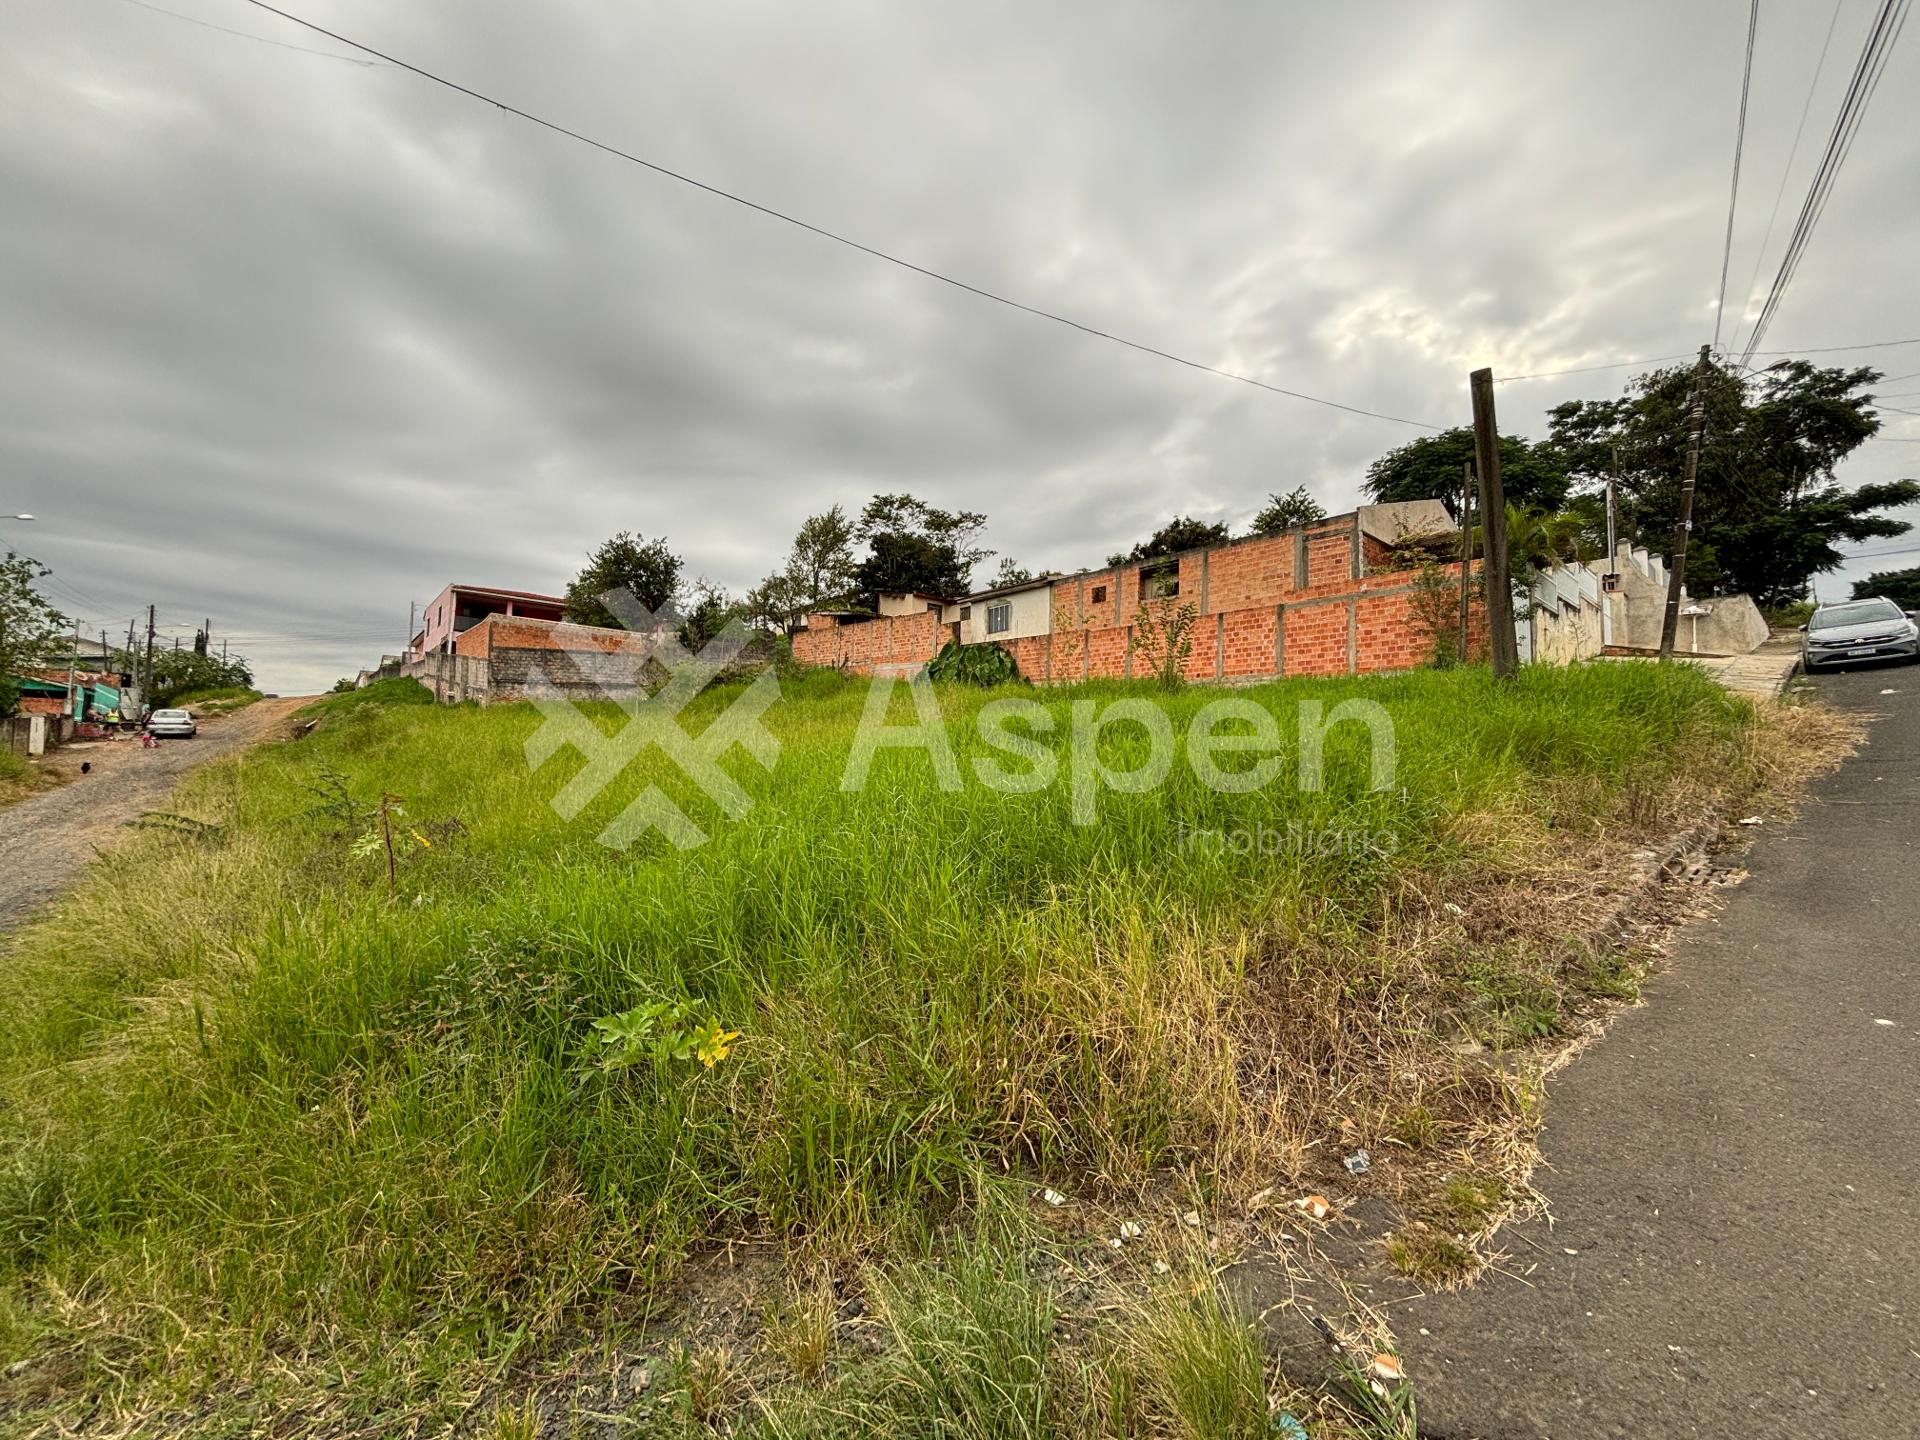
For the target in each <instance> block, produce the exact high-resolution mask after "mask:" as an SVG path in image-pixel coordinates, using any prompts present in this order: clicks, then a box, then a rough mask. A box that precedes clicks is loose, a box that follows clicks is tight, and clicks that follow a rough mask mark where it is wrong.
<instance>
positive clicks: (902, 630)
mask: <svg viewBox="0 0 1920 1440" xmlns="http://www.w3.org/2000/svg"><path fill="white" fill-rule="evenodd" d="M957 628H958V627H956V626H952V625H943V624H941V623H940V616H939V615H938V614H937V613H935V612H934V611H932V610H922V611H919V612H918V613H916V614H913V615H887V616H882V617H880V618H878V619H874V620H849V619H847V618H845V617H842V616H836V615H809V616H808V617H807V628H806V629H804V630H802V631H801V632H800V633H799V634H797V635H795V636H794V637H793V658H794V659H796V660H798V661H799V662H800V663H801V664H802V665H821V666H826V667H829V668H831V669H835V670H852V671H855V672H856V673H859V674H863V675H864V674H872V673H876V672H877V673H880V674H893V675H905V674H911V673H912V672H913V671H915V670H918V669H919V668H920V667H921V666H922V665H925V664H926V663H927V662H928V661H929V660H931V659H933V657H934V656H935V655H938V654H939V653H940V647H941V646H943V645H945V644H946V643H947V641H948V640H949V639H951V638H952V637H953V633H954V631H955V630H956V629H957Z"/></svg>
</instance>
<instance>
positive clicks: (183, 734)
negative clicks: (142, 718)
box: [147, 710, 200, 740]
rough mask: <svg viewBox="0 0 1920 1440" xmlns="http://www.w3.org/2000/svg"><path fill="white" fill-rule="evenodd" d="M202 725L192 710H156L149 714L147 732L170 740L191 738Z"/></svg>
mask: <svg viewBox="0 0 1920 1440" xmlns="http://www.w3.org/2000/svg"><path fill="white" fill-rule="evenodd" d="M199 730H200V727H199V726H197V725H195V724H194V723H193V712H192V711H191V710H156V711H154V712H153V713H152V714H151V715H149V716H147V733H148V734H150V735H158V736H160V737H161V738H163V739H168V740H191V739H192V738H193V737H194V736H195V735H196V734H198V733H199Z"/></svg>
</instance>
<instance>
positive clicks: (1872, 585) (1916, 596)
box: [1853, 567, 1920, 610]
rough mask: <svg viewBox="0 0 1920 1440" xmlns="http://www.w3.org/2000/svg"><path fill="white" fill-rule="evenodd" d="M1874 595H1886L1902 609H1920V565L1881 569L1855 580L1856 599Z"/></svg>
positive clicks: (1854, 594)
mask: <svg viewBox="0 0 1920 1440" xmlns="http://www.w3.org/2000/svg"><path fill="white" fill-rule="evenodd" d="M1874 595H1884V596H1885V597H1886V598H1887V599H1889V600H1891V601H1893V603H1894V604H1896V605H1898V606H1899V607H1900V608H1901V609H1902V610H1920V567H1917V568H1915V569H1912V570H1880V571H1876V572H1875V573H1874V574H1872V575H1869V576H1868V577H1867V578H1866V579H1864V580H1856V581H1854V582H1853V598H1854V599H1856V600H1865V599H1868V598H1870V597H1871V596H1874Z"/></svg>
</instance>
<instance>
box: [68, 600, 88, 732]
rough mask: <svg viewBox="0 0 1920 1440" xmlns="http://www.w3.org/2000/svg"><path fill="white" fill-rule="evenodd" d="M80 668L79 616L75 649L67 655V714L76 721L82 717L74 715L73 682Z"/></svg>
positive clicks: (74, 629) (76, 621)
mask: <svg viewBox="0 0 1920 1440" xmlns="http://www.w3.org/2000/svg"><path fill="white" fill-rule="evenodd" d="M79 666H80V619H79V617H78V616H75V617H74V621H73V649H72V650H71V651H70V652H68V655H67V714H69V715H73V718H74V719H76V720H78V719H80V718H81V716H80V715H74V714H73V681H74V672H75V671H76V670H77V669H79ZM81 713H82V714H85V707H84V706H83V707H82V710H81Z"/></svg>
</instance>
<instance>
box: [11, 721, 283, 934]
mask: <svg viewBox="0 0 1920 1440" xmlns="http://www.w3.org/2000/svg"><path fill="white" fill-rule="evenodd" d="M312 698H313V697H312V696H310V695H309V696H302V697H295V698H293V699H286V700H260V701H257V702H255V703H254V704H252V705H249V706H247V707H246V709H244V710H236V711H235V712H234V713H233V714H231V715H217V716H212V717H210V718H207V719H203V720H202V721H201V722H200V733H199V734H198V735H197V736H195V737H194V738H193V739H191V740H163V741H161V742H160V745H159V748H158V749H154V750H143V749H142V748H141V747H140V745H139V744H138V743H137V742H136V741H133V740H112V741H108V740H101V741H92V742H88V743H84V744H76V745H64V746H61V747H60V748H59V749H58V750H55V751H53V752H52V753H51V754H50V755H49V757H48V762H47V763H49V764H50V765H52V766H54V767H56V768H58V769H61V770H62V771H64V772H66V773H67V774H69V775H70V776H71V777H72V778H70V779H69V780H68V781H67V783H66V784H64V785H62V786H60V787H59V788H58V789H54V790H47V791H44V792H42V793H41V794H39V795H35V796H33V797H32V798H30V799H27V800H22V801H20V802H19V803H18V804H15V805H8V806H6V807H4V808H0V934H4V933H5V932H6V931H8V930H11V929H13V928H14V927H15V926H16V925H18V924H20V923H21V921H23V920H25V919H26V918H28V917H29V916H30V915H31V914H32V913H33V912H34V911H35V910H37V909H38V908H39V907H40V906H42V905H44V904H45V903H46V902H47V901H48V900H50V899H52V898H53V897H54V896H55V895H58V894H59V893H60V892H61V891H62V890H64V889H65V888H66V887H67V885H68V884H70V883H71V882H72V880H73V878H74V876H75V875H77V874H78V873H79V871H80V868H81V867H82V866H83V865H85V864H86V863H87V862H88V861H89V860H91V859H92V858H93V857H94V856H95V855H96V854H97V853H98V852H99V851H100V850H102V849H104V848H105V847H106V846H108V845H111V844H113V843H114V842H115V841H116V840H118V839H119V838H120V837H122V836H124V835H125V834H126V833H127V830H126V824H127V822H128V821H130V820H135V819H138V818H139V817H140V816H141V815H142V814H143V813H145V812H147V811H149V810H159V809H163V808H165V806H164V802H165V800H166V798H167V795H168V794H169V793H170V792H171V791H172V789H173V787H174V785H175V784H176V783H178V781H179V780H180V777H181V776H183V775H185V774H186V773H187V771H189V770H191V769H193V768H194V767H196V766H198V765H202V764H205V763H206V762H207V761H209V760H212V759H215V758H216V757H218V756H221V755H229V754H232V753H233V752H234V751H235V750H240V749H244V748H245V747H246V746H248V745H252V744H255V743H257V742H258V741H260V740H261V739H263V738H265V737H267V736H268V735H270V734H272V733H274V732H275V730H276V728H277V727H278V726H279V725H280V724H281V723H282V722H283V721H284V720H285V719H286V717H287V716H288V715H289V714H290V713H292V712H293V711H294V710H296V709H298V708H299V707H300V706H302V705H305V704H307V703H308V701H310V700H311V699H312ZM82 760H85V761H86V762H87V763H88V764H90V765H91V766H92V767H93V768H92V771H91V773H89V774H86V775H81V774H79V773H78V772H79V766H80V763H81V761H82Z"/></svg>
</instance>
